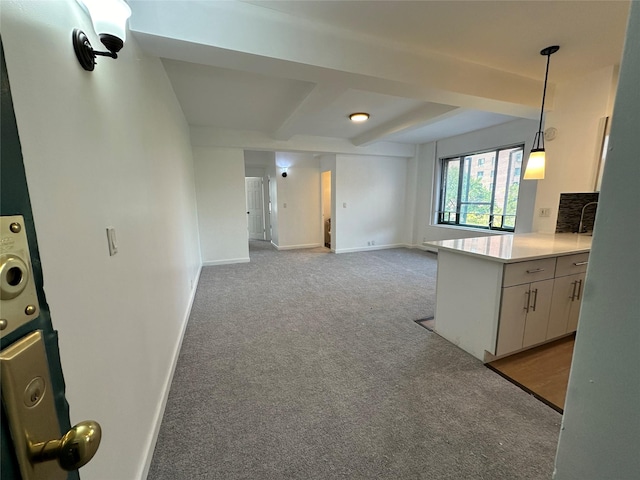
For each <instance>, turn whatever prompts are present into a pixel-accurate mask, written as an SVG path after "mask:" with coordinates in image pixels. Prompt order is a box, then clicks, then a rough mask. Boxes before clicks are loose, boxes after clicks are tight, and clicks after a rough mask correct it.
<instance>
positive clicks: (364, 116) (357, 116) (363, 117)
mask: <svg viewBox="0 0 640 480" xmlns="http://www.w3.org/2000/svg"><path fill="white" fill-rule="evenodd" d="M349 119H350V120H351V121H352V122H366V121H367V120H369V114H368V113H364V112H357V113H352V114H351V115H349Z"/></svg>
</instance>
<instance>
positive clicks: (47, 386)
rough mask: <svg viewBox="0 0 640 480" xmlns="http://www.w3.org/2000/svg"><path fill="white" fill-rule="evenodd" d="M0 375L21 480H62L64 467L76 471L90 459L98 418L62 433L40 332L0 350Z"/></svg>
mask: <svg viewBox="0 0 640 480" xmlns="http://www.w3.org/2000/svg"><path fill="white" fill-rule="evenodd" d="M0 374H1V375H0V378H1V382H2V400H3V403H4V406H5V409H6V412H7V419H8V421H9V429H10V430H11V437H12V439H13V444H14V448H15V452H16V457H17V459H18V463H19V465H20V474H21V475H22V480H66V479H67V473H66V471H67V470H76V469H78V468H80V467H82V466H83V465H84V464H86V463H87V462H88V461H89V460H91V459H92V458H93V456H94V455H95V453H96V451H97V450H98V446H99V445H100V439H101V429H100V425H98V423H97V422H94V421H86V422H81V423H79V424H78V425H76V426H75V427H73V428H72V429H71V430H69V431H68V432H67V433H66V434H65V435H64V436H62V437H61V436H60V427H59V424H58V418H57V414H56V408H55V403H54V399H53V390H52V388H51V376H50V375H49V364H48V361H47V352H46V349H45V346H44V337H43V335H42V332H41V331H40V330H36V331H35V332H31V333H30V334H28V335H26V336H25V337H23V338H21V339H20V340H18V341H16V342H14V343H12V344H11V345H9V346H8V347H7V348H5V349H4V350H2V351H1V352H0ZM58 438H59V440H57V439H58ZM51 460H57V462H53V461H51Z"/></svg>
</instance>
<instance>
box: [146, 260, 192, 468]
mask: <svg viewBox="0 0 640 480" xmlns="http://www.w3.org/2000/svg"><path fill="white" fill-rule="evenodd" d="M201 273H202V266H200V268H199V269H198V273H197V275H196V278H195V281H194V282H193V288H192V289H191V298H190V299H189V304H188V305H187V310H186V312H185V315H184V318H183V320H182V328H181V329H180V335H179V337H178V341H177V343H176V346H175V348H174V350H173V354H172V356H171V364H170V369H169V373H168V375H167V378H166V380H165V383H164V386H163V389H162V399H161V400H160V404H159V405H158V409H157V410H156V414H155V422H154V423H155V426H154V428H153V432H151V437H150V439H149V445H148V447H147V455H146V458H145V461H144V463H143V465H142V471H141V472H140V476H139V477H138V478H140V479H141V480H146V478H147V476H148V475H149V468H151V460H153V452H154V451H155V449H156V443H157V442H158V435H159V434H160V426H161V425H162V418H163V417H164V410H165V408H166V406H167V400H168V399H169V391H170V390H171V383H172V382H173V374H174V373H175V371H176V365H177V364H178V357H179V355H180V349H181V348H182V340H183V339H184V333H185V331H186V330H187V323H189V316H190V315H191V308H192V307H193V301H194V300H195V298H196V291H197V290H198V284H199V283H200V274H201Z"/></svg>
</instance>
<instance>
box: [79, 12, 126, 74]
mask: <svg viewBox="0 0 640 480" xmlns="http://www.w3.org/2000/svg"><path fill="white" fill-rule="evenodd" d="M77 2H78V3H79V4H80V6H82V8H83V9H84V10H85V12H87V13H88V14H89V17H91V21H92V22H93V29H94V30H95V32H96V33H97V34H98V36H99V37H100V41H101V42H102V43H103V45H104V46H105V47H107V50H109V51H108V52H99V51H97V50H94V49H93V47H92V46H91V42H89V39H88V38H87V36H86V35H85V33H84V32H83V31H82V30H80V29H79V28H75V29H74V30H73V34H72V40H73V49H74V51H75V52H76V57H78V61H79V62H80V65H82V68H84V69H85V70H87V71H93V69H94V67H95V64H96V61H95V59H96V56H98V55H100V56H103V57H111V58H118V52H119V51H120V50H121V49H122V47H123V46H124V40H125V36H126V25H127V19H128V18H129V17H130V16H131V8H129V5H127V4H126V3H125V2H124V1H123V0H77Z"/></svg>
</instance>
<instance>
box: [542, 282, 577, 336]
mask: <svg viewBox="0 0 640 480" xmlns="http://www.w3.org/2000/svg"><path fill="white" fill-rule="evenodd" d="M583 286H584V273H578V274H576V275H567V276H566V277H559V278H556V279H555V281H554V285H553V298H552V300H551V311H550V313H549V326H548V327H547V338H548V339H551V338H556V337H560V336H562V335H565V334H566V333H570V332H573V331H575V329H576V327H577V325H578V316H579V315H580V301H579V300H578V298H580V299H581V298H582V287H583ZM578 294H579V295H578Z"/></svg>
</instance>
